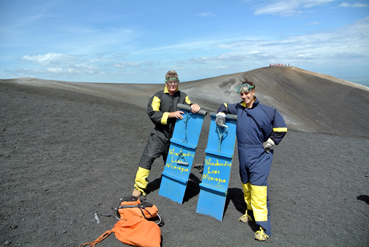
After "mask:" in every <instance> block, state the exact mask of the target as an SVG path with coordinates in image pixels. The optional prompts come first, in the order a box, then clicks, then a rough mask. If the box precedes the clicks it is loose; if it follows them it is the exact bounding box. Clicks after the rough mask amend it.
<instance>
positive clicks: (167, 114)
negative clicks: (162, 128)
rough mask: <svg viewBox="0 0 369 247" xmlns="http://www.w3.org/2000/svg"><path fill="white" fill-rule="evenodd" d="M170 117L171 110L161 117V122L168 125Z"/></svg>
mask: <svg viewBox="0 0 369 247" xmlns="http://www.w3.org/2000/svg"><path fill="white" fill-rule="evenodd" d="M168 117H169V112H164V113H163V116H162V117H161V124H164V125H167V124H168Z"/></svg>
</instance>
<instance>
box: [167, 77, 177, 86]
mask: <svg viewBox="0 0 369 247" xmlns="http://www.w3.org/2000/svg"><path fill="white" fill-rule="evenodd" d="M165 82H166V83H167V84H168V85H172V84H174V85H177V84H178V83H179V79H178V78H176V77H172V78H168V79H166V80H165Z"/></svg>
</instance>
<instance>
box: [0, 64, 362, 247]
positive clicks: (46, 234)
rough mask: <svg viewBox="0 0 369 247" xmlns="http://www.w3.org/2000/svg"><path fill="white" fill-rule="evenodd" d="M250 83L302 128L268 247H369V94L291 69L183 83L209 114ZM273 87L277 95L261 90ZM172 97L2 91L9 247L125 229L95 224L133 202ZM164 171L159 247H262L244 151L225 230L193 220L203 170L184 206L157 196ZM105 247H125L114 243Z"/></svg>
mask: <svg viewBox="0 0 369 247" xmlns="http://www.w3.org/2000/svg"><path fill="white" fill-rule="evenodd" d="M278 69H279V70H278ZM278 73H279V74H280V75H279V77H283V78H284V79H283V80H282V79H278V78H279V77H278V76H277V75H278ZM296 73H297V74H296ZM302 73H303V74H302ZM244 76H246V77H248V78H249V79H250V80H254V81H255V83H257V84H256V85H257V88H256V89H257V93H258V94H259V95H258V97H259V99H260V100H261V101H262V103H265V104H269V103H270V102H274V101H278V102H280V103H279V104H280V105H277V104H270V105H276V106H278V107H279V108H280V111H281V112H283V114H284V116H285V117H286V118H289V119H290V123H291V124H292V123H293V121H295V122H299V124H295V125H293V124H292V127H291V128H289V132H288V133H287V135H286V137H285V138H284V140H283V141H282V142H281V144H280V145H278V146H277V147H276V148H275V153H274V161H273V165H272V170H271V173H270V176H269V180H268V181H269V198H270V208H271V222H272V231H273V236H272V237H271V239H270V240H268V241H267V242H266V243H265V245H269V246H368V245H369V240H368V237H369V223H368V222H369V196H368V195H369V164H368V163H369V162H368V158H367V155H368V148H369V137H368V133H369V132H368V129H369V127H368V124H365V123H366V119H367V118H368V116H369V114H368V112H367V109H368V108H367V105H368V104H367V103H368V101H367V99H368V94H369V93H368V91H366V90H365V89H360V88H358V87H354V86H348V85H345V84H340V83H337V82H334V81H331V80H328V81H326V80H327V79H325V78H321V77H318V76H314V75H309V73H306V72H301V71H299V70H297V69H291V68H289V69H288V68H276V69H275V68H265V69H260V70H259V71H249V72H246V73H238V74H234V75H228V76H222V77H219V78H209V79H204V80H199V81H196V82H195V81H194V82H185V83H183V84H181V88H182V89H183V90H184V91H185V92H188V94H189V96H190V98H191V99H194V100H193V101H196V102H199V103H201V101H200V98H199V95H200V94H201V95H207V96H209V92H210V93H211V90H212V89H211V88H218V91H219V88H222V89H223V90H224V91H226V90H229V91H230V93H231V89H232V88H233V87H234V83H237V82H238V81H239V79H240V78H241V77H244ZM298 76H299V77H301V78H302V79H301V81H303V80H305V82H306V83H307V82H309V86H307V85H304V84H303V83H301V82H300V81H298V80H297V79H296V78H297V77H298ZM267 77H269V78H271V79H270V80H269V84H273V83H274V84H277V85H276V86H275V87H273V86H272V85H269V86H267V85H264V83H262V82H259V80H260V81H263V80H266V79H264V78H267ZM288 77H293V78H294V79H293V80H292V79H291V80H287V79H286V78H288ZM319 78H320V79H319ZM282 83H283V85H284V87H282V86H281V85H282ZM278 84H279V85H278ZM310 84H312V85H311V88H310ZM286 85H288V86H286ZM163 86H164V84H162V85H161V84H160V85H159V84H158V85H151V86H148V87H145V86H142V88H140V87H141V86H137V85H130V84H126V85H111V84H109V85H103V84H88V83H75V84H74V83H67V82H56V81H45V80H38V79H19V80H0V167H1V170H0V172H1V182H0V193H1V201H0V203H1V205H0V223H1V224H0V231H1V234H0V245H2V246H35V247H36V246H37V247H38V246H78V245H80V244H83V243H85V242H88V241H91V240H95V239H96V238H98V237H99V236H100V235H101V234H103V233H104V232H105V231H106V230H110V229H111V228H112V227H113V226H114V224H115V222H116V220H115V219H114V218H111V217H109V218H104V217H100V224H97V223H96V220H95V218H94V213H95V212H98V213H102V214H111V213H114V212H113V210H111V207H116V206H117V204H118V203H119V200H120V198H122V197H124V196H126V195H130V193H131V192H132V186H133V183H134V176H135V173H136V171H137V165H138V160H139V158H140V156H141V154H142V151H143V149H144V146H145V144H146V140H147V137H148V135H149V133H150V131H151V129H152V128H153V125H152V123H151V121H150V120H149V118H148V117H147V114H146V109H145V106H146V104H147V100H148V98H149V97H150V95H151V94H152V93H153V92H155V91H156V90H159V89H161V88H163ZM195 87H196V89H195ZM112 88H113V89H112ZM313 89H314V90H313ZM203 90H207V91H203ZM209 90H210V91H209ZM112 91H114V92H115V93H114V94H113V93H111V92H112ZM195 91H197V92H195ZM269 91H270V92H273V94H270V95H269V93H268V92H269ZM324 92H325V93H324ZM330 92H333V93H330ZM110 94H113V95H112V96H111V97H110V96H109V95H110ZM316 94H317V95H316ZM210 95H211V94H210ZM271 95H273V97H272V96H271ZM312 95H315V96H314V98H310V97H312ZM337 95H340V99H341V101H340V100H338V99H336V98H334V96H337ZM236 96H237V95H236ZM227 97H228V96H227V95H225V96H223V94H219V96H218V97H214V98H217V99H216V100H215V102H213V101H212V100H210V99H209V98H207V97H204V98H202V100H203V102H204V108H206V109H208V110H209V111H211V110H215V109H216V108H217V105H216V104H218V103H220V102H224V101H231V102H233V99H234V100H236V101H234V102H237V101H238V100H239V98H238V97H233V96H232V97H233V98H232V97H228V98H227ZM279 98H281V100H279ZM286 98H288V100H287V99H286ZM263 99H264V100H263ZM268 99H269V102H263V101H266V100H268ZM343 101H347V102H346V103H344V102H343ZM298 102H301V103H300V104H299V103H298ZM347 103H349V104H347ZM214 105H215V106H214ZM314 105H315V107H316V108H314ZM318 105H319V107H317V106H318ZM335 106H336V107H335ZM354 106H357V107H354ZM310 108H311V109H310ZM350 108H351V111H348V110H349V109H350ZM288 114H290V115H288ZM340 114H348V115H347V116H346V117H345V116H341V115H340ZM311 118H313V120H311ZM305 119H306V122H304V120H305ZM297 120H298V121H297ZM209 122H210V117H209V116H208V115H207V116H206V117H205V120H204V124H203V128H202V133H201V135H200V140H199V144H198V148H197V152H196V156H195V162H194V163H202V162H203V160H204V158H205V149H206V145H207V143H206V142H207V133H208V130H209ZM309 126H312V127H311V128H310V129H309V128H308V127H309ZM289 127H290V126H289ZM299 128H300V129H299ZM303 128H307V129H308V130H307V131H304V130H303ZM236 150H237V147H236ZM162 171H163V161H162V159H161V158H158V159H157V160H156V161H155V163H154V165H153V169H152V172H151V174H150V176H149V180H150V183H149V187H148V191H149V193H148V195H147V197H146V200H147V201H149V202H152V203H154V204H155V205H157V207H158V208H159V211H160V212H161V214H162V215H163V216H164V219H165V225H164V226H163V227H162V228H161V231H162V246H259V245H260V244H261V243H259V242H257V241H255V240H254V239H253V236H254V230H255V229H254V226H253V225H248V224H242V223H240V222H237V220H238V218H239V217H240V216H241V215H242V214H243V213H244V211H245V207H246V205H245V202H244V201H243V194H242V189H241V183H240V179H239V175H238V154H237V151H235V154H234V160H233V166H232V171H231V175H230V182H229V189H228V195H227V201H226V206H225V213H224V217H223V220H222V221H218V220H216V219H214V218H212V217H210V216H206V215H202V214H198V213H196V207H197V202H198V197H199V183H200V182H201V178H202V176H201V174H200V173H199V172H198V171H197V170H196V169H194V168H192V170H191V175H190V180H189V182H188V186H187V190H186V194H185V197H184V203H183V204H178V203H176V202H173V201H171V200H170V199H168V198H165V197H162V196H160V195H158V191H159V187H160V180H161V172H162ZM97 246H101V247H102V246H125V245H124V244H123V243H121V242H120V241H118V240H117V239H116V238H115V236H114V234H112V235H111V236H109V237H108V238H107V239H105V240H104V241H102V242H101V243H99V244H98V245H97Z"/></svg>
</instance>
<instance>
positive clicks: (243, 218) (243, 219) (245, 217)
mask: <svg viewBox="0 0 369 247" xmlns="http://www.w3.org/2000/svg"><path fill="white" fill-rule="evenodd" d="M238 221H241V222H243V223H247V222H251V221H254V220H253V219H252V218H251V216H250V215H247V213H246V214H244V215H242V216H241V217H240V218H239V219H238Z"/></svg>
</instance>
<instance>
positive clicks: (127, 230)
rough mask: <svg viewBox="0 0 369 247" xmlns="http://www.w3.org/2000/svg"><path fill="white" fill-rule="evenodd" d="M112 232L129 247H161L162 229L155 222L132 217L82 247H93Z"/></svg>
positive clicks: (81, 246) (119, 222) (120, 221)
mask: <svg viewBox="0 0 369 247" xmlns="http://www.w3.org/2000/svg"><path fill="white" fill-rule="evenodd" d="M112 232H114V234H115V237H116V238H117V239H119V240H120V241H122V242H123V243H125V244H128V245H133V246H143V247H146V246H150V247H151V246H152V247H160V243H161V231H160V227H159V226H158V225H157V224H156V223H155V222H153V221H148V220H146V219H144V218H140V217H137V216H134V217H131V218H129V219H127V220H119V221H118V222H117V223H116V224H115V225H114V227H113V229H111V230H110V231H106V232H105V233H104V234H103V235H101V236H100V237H99V238H97V239H96V240H95V241H91V242H88V243H85V244H82V245H80V247H83V246H91V247H93V246H95V245H96V244H97V243H99V242H101V241H103V240H104V239H105V238H107V237H108V236H109V235H110V234H111V233H112Z"/></svg>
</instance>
